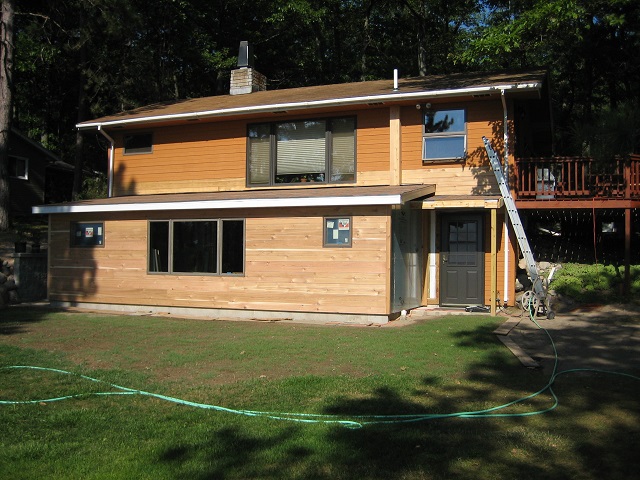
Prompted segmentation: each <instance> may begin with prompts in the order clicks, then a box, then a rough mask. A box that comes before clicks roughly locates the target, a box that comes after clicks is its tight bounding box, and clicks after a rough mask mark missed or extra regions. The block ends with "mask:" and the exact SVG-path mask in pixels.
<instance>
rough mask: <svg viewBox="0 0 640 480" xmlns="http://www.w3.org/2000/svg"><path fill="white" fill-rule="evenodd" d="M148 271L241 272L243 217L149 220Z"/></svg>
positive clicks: (242, 259) (200, 273)
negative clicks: (229, 218) (230, 218)
mask: <svg viewBox="0 0 640 480" xmlns="http://www.w3.org/2000/svg"><path fill="white" fill-rule="evenodd" d="M148 266H149V273H170V274H196V275H198V274H199V275H216V274H220V275H242V274H243V273H244V220H227V219H224V220H219V219H215V220H164V221H151V222H149V246H148Z"/></svg>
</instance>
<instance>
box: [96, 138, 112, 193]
mask: <svg viewBox="0 0 640 480" xmlns="http://www.w3.org/2000/svg"><path fill="white" fill-rule="evenodd" d="M98 131H99V132H100V133H101V134H102V136H103V137H104V138H106V139H107V141H108V142H109V143H110V144H111V145H110V147H109V166H108V171H107V185H108V190H107V197H109V198H111V197H113V157H114V153H115V150H116V147H115V142H114V140H113V138H111V137H110V136H109V135H108V134H107V132H105V131H104V130H102V125H98Z"/></svg>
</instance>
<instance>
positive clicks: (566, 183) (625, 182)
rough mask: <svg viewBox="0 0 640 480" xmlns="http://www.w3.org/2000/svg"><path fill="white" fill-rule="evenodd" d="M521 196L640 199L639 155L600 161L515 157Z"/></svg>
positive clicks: (517, 182) (539, 197) (526, 197)
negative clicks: (602, 162)
mask: <svg viewBox="0 0 640 480" xmlns="http://www.w3.org/2000/svg"><path fill="white" fill-rule="evenodd" d="M516 194H517V198H519V199H557V200H562V199H572V198H597V199H640V155H631V157H630V158H628V159H626V160H617V161H615V162H612V163H610V164H606V165H603V164H599V163H596V162H594V161H593V160H592V159H589V158H580V157H551V158H521V159H518V160H517V161H516Z"/></svg>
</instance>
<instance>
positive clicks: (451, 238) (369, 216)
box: [34, 64, 551, 323]
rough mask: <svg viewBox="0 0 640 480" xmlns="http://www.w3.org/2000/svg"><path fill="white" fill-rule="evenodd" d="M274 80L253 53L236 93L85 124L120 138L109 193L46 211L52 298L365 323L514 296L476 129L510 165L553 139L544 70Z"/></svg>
mask: <svg viewBox="0 0 640 480" xmlns="http://www.w3.org/2000/svg"><path fill="white" fill-rule="evenodd" d="M265 86H266V80H265V78H264V77H263V76H262V75H260V74H259V72H257V71H255V69H254V68H253V67H252V66H251V65H250V64H241V65H239V68H237V69H235V70H233V72H232V78H231V91H230V94H229V95H224V96H214V97H208V98H198V99H191V100H184V101H179V102H172V103H166V104H158V105H150V106H147V107H143V108H139V109H136V110H133V111H128V112H124V113H121V114H117V115H112V116H107V117H103V118H99V119H96V120H92V121H87V122H83V123H80V124H79V125H78V128H79V129H81V130H82V131H91V132H99V133H100V134H102V135H104V137H105V138H106V139H107V140H108V141H109V142H110V145H111V147H110V150H109V175H108V176H109V197H108V198H105V199H99V200H87V201H78V202H73V203H61V204H56V205H43V206H38V207H35V208H34V213H40V214H48V215H49V222H50V229H49V231H50V238H49V245H50V255H49V300H50V302H51V303H52V304H54V305H59V306H71V305H73V306H85V307H90V308H102V309H112V310H123V311H140V310H143V311H155V312H169V313H175V314H189V315H199V316H210V317H215V318H262V319H305V320H310V321H318V322H326V321H340V322H345V321H353V322H366V323H384V322H387V321H389V320H393V319H394V318H396V317H398V316H399V315H400V314H401V313H402V312H403V311H407V310H410V309H413V308H416V307H420V306H423V305H441V306H448V307H466V306H470V305H474V306H475V305H488V306H490V307H491V309H492V311H495V307H496V305H497V304H498V303H500V304H503V303H504V304H513V302H514V296H515V287H514V283H515V277H516V264H517V259H518V255H517V242H516V239H515V238H514V236H513V233H512V232H511V230H510V227H509V225H508V220H507V217H506V215H505V209H504V203H503V200H502V197H501V196H500V192H499V189H498V186H497V182H496V179H495V176H494V174H493V172H492V171H491V169H490V167H489V162H488V158H487V155H486V152H485V149H484V146H483V141H482V137H483V136H487V137H489V138H490V139H491V141H492V144H493V145H494V147H495V148H496V149H497V150H498V151H499V152H501V154H505V152H506V157H507V158H508V159H509V162H510V164H513V162H514V155H515V154H516V153H517V151H518V149H524V148H526V150H527V152H532V151H536V152H538V154H540V155H546V154H548V153H549V152H550V149H551V146H550V138H551V135H550V120H549V117H550V115H549V102H548V96H547V85H546V74H545V72H543V71H527V72H517V73H496V74H468V73H465V74H452V75H442V76H440V75H434V76H428V77H420V78H407V79H398V78H397V76H396V77H395V78H394V80H381V81H369V82H359V83H347V84H339V85H325V86H312V87H303V88H293V89H285V90H274V91H269V90H266V89H265ZM515 132H518V133H519V137H518V138H516V137H515ZM520 135H521V137H520ZM505 142H506V143H505ZM505 146H506V147H507V148H506V149H505Z"/></svg>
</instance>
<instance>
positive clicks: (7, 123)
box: [0, 0, 14, 232]
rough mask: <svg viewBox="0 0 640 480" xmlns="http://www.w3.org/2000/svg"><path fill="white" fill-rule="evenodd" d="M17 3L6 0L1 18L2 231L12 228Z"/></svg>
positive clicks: (0, 150) (0, 140) (0, 143)
mask: <svg viewBox="0 0 640 480" xmlns="http://www.w3.org/2000/svg"><path fill="white" fill-rule="evenodd" d="M13 11H14V10H13V0H2V16H1V17H0V232H1V231H5V230H7V229H8V228H9V208H10V205H11V202H10V198H9V133H10V131H11V110H12V108H11V107H12V98H11V94H12V92H13V81H12V79H13V76H12V72H13Z"/></svg>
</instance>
